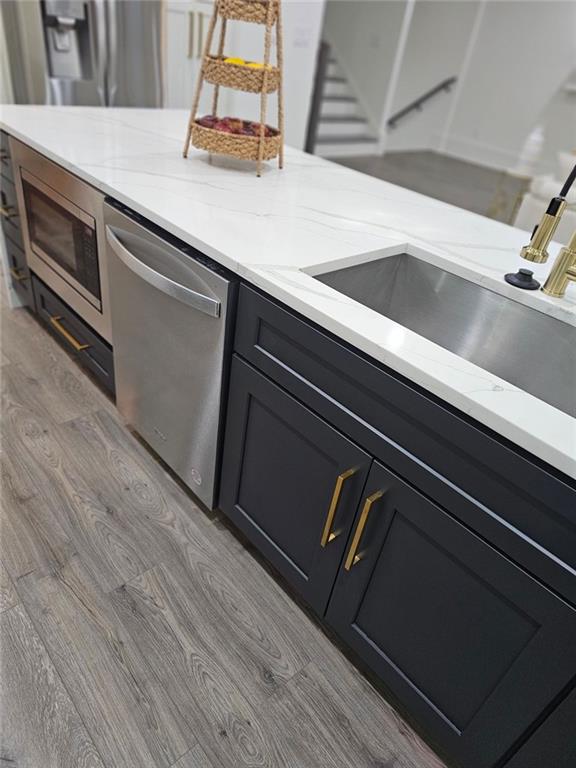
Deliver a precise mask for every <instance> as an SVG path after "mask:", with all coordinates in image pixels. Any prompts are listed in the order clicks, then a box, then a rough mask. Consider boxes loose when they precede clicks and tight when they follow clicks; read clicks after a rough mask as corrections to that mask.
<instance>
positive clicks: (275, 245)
mask: <svg viewBox="0 0 576 768" xmlns="http://www.w3.org/2000/svg"><path fill="white" fill-rule="evenodd" d="M187 118H188V116H187V113H186V112H185V111H182V110H140V109H120V108H118V109H117V108H114V109H104V108H96V107H23V106H2V107H0V125H1V127H2V128H3V129H4V130H6V131H7V132H8V133H10V134H11V135H13V136H14V137H16V138H18V139H20V140H21V141H23V142H25V143H26V144H28V145H29V146H30V147H32V148H33V149H36V150H37V151H39V152H41V153H42V154H44V155H45V156H47V157H49V158H50V159H52V160H54V161H55V162H56V163H59V164H60V165H62V166H64V167H65V168H68V169H69V170H70V171H72V172H73V173H75V174H76V175H77V176H79V177H81V178H83V179H85V180H86V181H87V182H89V183H90V184H92V185H93V186H95V187H97V188H99V189H101V190H102V191H103V192H105V193H106V194H109V195H111V196H113V197H114V198H116V199H117V200H119V201H120V202H123V203H125V204H126V205H128V206H130V207H131V208H133V209H134V210H136V211H137V212H139V213H141V214H142V215H144V216H146V217H147V218H148V219H150V220H151V221H153V222H155V223H156V224H158V225H160V226H161V227H164V228H165V229H166V230H168V231H169V232H171V233H172V234H174V235H176V236H177V237H180V238H181V239H182V240H184V241H186V242H187V243H189V244H190V245H193V246H194V247H196V248H198V249H199V250H200V251H202V252H203V253H205V254H206V255H208V256H210V257H212V258H213V259H214V260H215V261H218V262H220V263H221V264H222V265H224V266H225V267H227V268H229V269H230V270H232V271H233V272H235V273H237V274H238V275H239V276H241V277H243V278H245V279H246V280H248V281H249V282H251V283H252V284H254V285H257V286H258V287H260V288H261V289H262V290H263V291H265V292H266V293H268V294H270V295H271V296H273V297H275V298H277V299H279V300H280V301H282V302H284V303H285V304H287V305H288V306H290V307H292V308H293V309H295V310H296V311H298V312H300V313H302V314H303V315H304V316H306V317H308V318H310V319H311V320H313V321H315V322H316V323H318V324H319V325H320V326H322V327H323V328H326V329H327V330H329V331H331V332H332V333H333V334H335V335H336V336H338V337H340V338H342V339H344V340H345V341H347V342H349V343H350V344H352V345H353V346H355V347H357V348H359V349H361V350H362V351H363V352H365V353H367V354H368V355H370V356H371V357H373V358H374V359H376V360H379V361H381V362H382V363H385V364H386V365H388V366H389V367H390V368H392V369H393V370H395V371H398V372H399V373H401V374H403V375H404V376H406V377H407V378H408V379H410V380H412V381H414V382H416V383H417V384H419V385H421V386H422V387H424V388H426V389H427V390H429V391H430V392H433V393H434V394H435V395H437V396H438V397H440V398H442V399H443V400H445V401H447V402H448V403H450V404H451V405H453V406H455V407H456V408H458V409H460V410H461V411H463V412H465V413H467V414H468V415H470V416H471V417H473V418H475V419H477V420H478V421H479V422H481V423H482V424H485V425H486V426H488V427H490V428H491V429H493V430H495V431H496V432H498V433H499V434H501V435H503V436H505V437H506V438H508V439H509V440H511V441H512V442H514V443H516V444H517V445H519V446H522V447H523V448H524V449H526V450H527V451H529V452H531V453H532V454H534V455H536V456H538V457H540V458H541V459H543V460H544V461H546V462H548V463H550V464H551V465H553V466H554V467H556V468H557V469H559V470H561V471H563V472H565V473H566V474H568V475H570V476H571V477H573V478H576V419H574V418H571V417H570V416H568V415H566V414H565V413H563V412H561V411H559V410H558V409H556V408H554V407H552V406H550V405H548V404H547V403H545V402H543V401H542V400H540V399H538V398H536V397H534V396H533V395H530V394H528V393H526V392H523V391H522V390H520V389H518V387H515V386H514V385H512V384H510V383H509V382H507V381H504V380H503V379H499V378H498V377H497V376H494V375H493V374H491V373H488V372H487V371H485V370H483V369H481V368H479V367H477V366H475V365H473V364H472V363H469V362H468V361H466V360H463V359H462V358H460V357H458V356H456V355H454V354H453V353H451V352H448V351H447V350H445V349H443V348H442V347H440V346H438V345H437V344H434V343H432V342H430V341H428V340H427V339H425V338H423V337H421V336H419V335H417V334H416V333H413V332H412V331H410V330H408V329H406V328H404V327H403V326H400V325H398V324H397V323H395V322H394V321H392V320H390V319H388V318H386V317H384V316H382V315H379V314H378V313H376V312H374V311H372V310H370V309H368V308H366V307H364V306H362V305H360V304H358V303H357V302H355V301H354V300H352V299H349V298H347V297H345V296H343V295H342V294H339V293H337V292H336V291H334V290H333V289H331V288H329V287H328V286H325V285H323V284H322V283H320V282H318V281H317V280H315V279H314V278H313V277H312V275H314V274H319V273H321V272H326V271H328V270H329V269H332V268H335V267H337V266H338V267H342V266H349V265H353V264H357V263H361V262H363V261H365V260H366V254H369V253H372V252H374V251H383V252H384V253H396V252H398V251H399V250H404V249H408V250H409V251H411V252H413V253H414V254H415V255H418V254H419V253H421V252H422V253H425V254H426V255H425V258H426V260H428V261H431V262H432V263H434V264H437V265H438V266H443V267H444V268H448V269H449V271H451V272H453V273H454V274H457V275H460V276H461V277H466V278H469V279H472V280H473V281H474V282H477V283H481V284H482V285H485V286H486V287H489V288H491V289H493V290H495V291H497V292H498V293H501V294H504V295H509V296H511V297H513V298H514V299H515V300H516V301H519V302H522V303H524V304H527V305H530V306H532V307H534V308H535V309H537V310H538V311H540V312H544V313H546V314H549V315H552V316H554V317H556V318H557V319H559V320H562V321H563V322H566V323H569V324H571V325H574V326H576V285H571V286H569V288H568V291H567V294H566V297H565V298H564V299H551V298H549V297H547V296H545V295H544V294H543V293H541V292H529V291H519V290H517V289H515V288H513V287H511V286H508V285H507V284H506V283H505V282H504V281H503V279H502V276H503V275H504V273H505V272H515V271H516V270H517V269H518V268H519V267H521V266H530V268H531V269H534V273H535V276H536V277H537V278H539V279H542V277H543V276H544V275H546V274H547V273H548V270H549V269H550V267H551V261H552V259H551V260H550V261H549V262H548V264H543V265H527V264H526V262H523V261H522V260H521V259H520V258H519V256H518V252H519V250H520V247H521V246H522V245H524V244H525V243H526V241H527V239H528V238H527V233H526V232H522V231H521V230H518V229H515V228H513V227H509V226H507V225H504V224H500V223H498V222H494V221H492V220H490V219H487V218H484V217H482V216H478V215H476V214H473V213H470V212H468V211H464V210H461V209H459V208H456V207H453V206H451V205H447V204H445V203H442V202H439V201H437V200H433V199H431V198H428V197H424V196H422V195H419V194H416V193H414V192H411V191H409V190H406V189H403V188H401V187H397V186H394V185H392V184H388V183H387V182H384V181H381V180H378V179H374V178H372V177H370V176H366V175H363V174H360V173H357V172H355V171H351V170H348V169H346V168H343V167H341V166H339V165H336V164H333V163H329V162H327V161H325V160H322V159H320V158H318V157H315V156H311V155H307V154H305V153H303V152H299V151H296V150H293V149H288V150H287V152H286V167H285V169H284V170H283V171H278V169H277V165H276V163H275V162H270V163H267V164H266V169H265V171H264V173H263V176H262V178H260V179H258V178H256V175H255V173H254V170H253V168H252V167H251V166H249V167H247V166H245V165H244V164H240V163H238V162H235V161H233V160H229V159H226V158H214V162H213V164H212V165H210V164H209V163H208V158H207V155H206V154H205V153H204V152H197V151H196V150H194V149H192V150H191V152H190V156H189V158H188V159H187V160H185V159H183V157H182V146H183V140H184V135H185V131H186V123H187ZM557 248H558V247H557V246H554V247H553V248H552V249H551V256H552V257H553V256H554V255H555V254H556V251H557ZM550 343H552V344H553V343H554V339H550ZM575 397H576V393H575Z"/></svg>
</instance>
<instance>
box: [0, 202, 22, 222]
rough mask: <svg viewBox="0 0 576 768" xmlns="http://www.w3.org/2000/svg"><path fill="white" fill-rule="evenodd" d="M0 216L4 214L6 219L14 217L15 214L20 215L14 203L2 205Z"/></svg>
mask: <svg viewBox="0 0 576 768" xmlns="http://www.w3.org/2000/svg"><path fill="white" fill-rule="evenodd" d="M0 216H3V217H4V218H5V219H13V218H14V217H15V216H18V211H17V210H16V208H14V206H13V205H2V206H0Z"/></svg>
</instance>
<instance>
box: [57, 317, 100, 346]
mask: <svg viewBox="0 0 576 768" xmlns="http://www.w3.org/2000/svg"><path fill="white" fill-rule="evenodd" d="M62 319H63V318H62V316H61V315H54V316H53V317H51V318H50V323H51V325H53V326H54V328H56V330H57V331H58V333H59V334H60V335H61V336H63V337H64V338H65V339H66V341H67V342H68V343H69V344H70V345H71V346H72V347H74V349H75V350H76V352H82V350H83V349H90V344H81V343H80V342H79V341H78V340H77V339H75V338H74V336H72V334H71V333H70V332H69V331H67V330H66V328H64V326H63V325H62V323H61V322H60V321H61V320H62Z"/></svg>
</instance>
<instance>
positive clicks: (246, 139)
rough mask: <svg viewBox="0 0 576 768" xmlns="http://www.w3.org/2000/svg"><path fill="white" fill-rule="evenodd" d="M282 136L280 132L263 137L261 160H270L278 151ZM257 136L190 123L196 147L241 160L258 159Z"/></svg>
mask: <svg viewBox="0 0 576 768" xmlns="http://www.w3.org/2000/svg"><path fill="white" fill-rule="evenodd" d="M281 141H282V137H281V135H280V134H277V135H275V136H267V137H265V138H264V139H263V144H264V153H263V156H262V159H263V160H272V158H274V157H276V155H277V154H278V152H279V151H280V144H281ZM259 142H260V139H259V138H258V136H244V135H241V134H237V133H225V132H224V131H218V130H216V129H215V128H206V127H204V126H203V125H198V123H197V122H194V123H193V124H192V144H194V146H195V147H197V148H198V149H204V150H206V152H212V153H214V154H219V155H231V156H232V157H239V158H241V159H242V160H258V145H259Z"/></svg>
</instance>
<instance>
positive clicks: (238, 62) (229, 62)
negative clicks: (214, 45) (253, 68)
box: [224, 56, 246, 66]
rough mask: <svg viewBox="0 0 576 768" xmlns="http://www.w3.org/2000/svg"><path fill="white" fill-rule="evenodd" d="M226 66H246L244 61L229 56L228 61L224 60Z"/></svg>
mask: <svg viewBox="0 0 576 768" xmlns="http://www.w3.org/2000/svg"><path fill="white" fill-rule="evenodd" d="M224 64H239V65H240V66H242V65H244V64H246V62H245V61H244V59H238V58H235V57H233V56H228V57H227V58H226V59H224Z"/></svg>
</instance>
